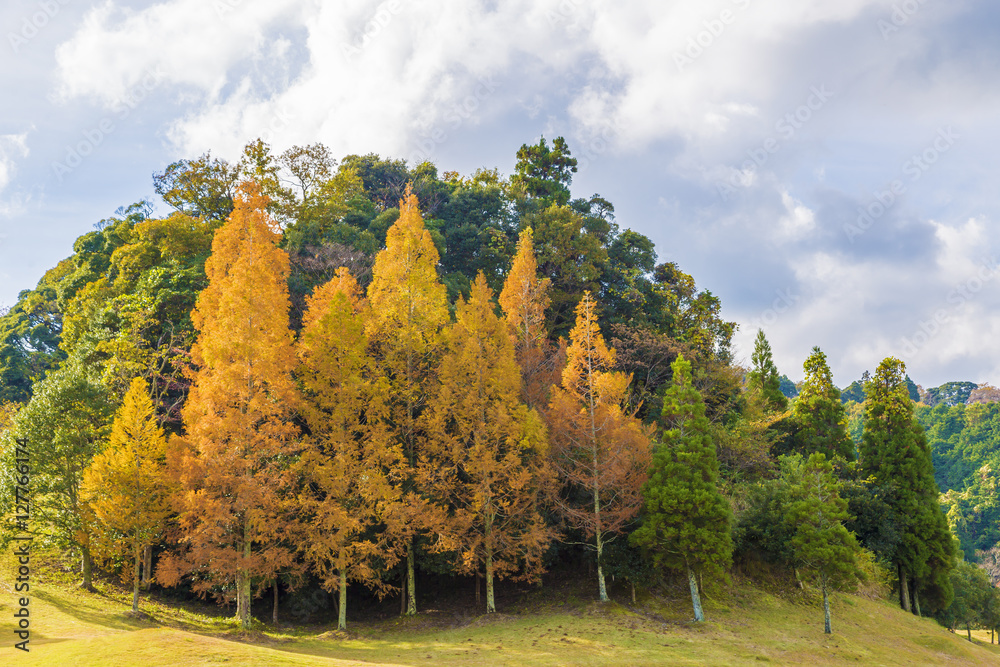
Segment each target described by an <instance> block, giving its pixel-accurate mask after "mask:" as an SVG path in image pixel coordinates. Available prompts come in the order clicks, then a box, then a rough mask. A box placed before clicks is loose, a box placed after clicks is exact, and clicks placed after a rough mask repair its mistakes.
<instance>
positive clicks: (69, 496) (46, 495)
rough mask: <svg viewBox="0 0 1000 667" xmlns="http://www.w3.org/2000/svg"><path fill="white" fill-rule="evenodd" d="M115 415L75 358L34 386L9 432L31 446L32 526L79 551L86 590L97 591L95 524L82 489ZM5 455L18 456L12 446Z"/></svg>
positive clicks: (97, 384) (103, 393) (103, 392)
mask: <svg viewBox="0 0 1000 667" xmlns="http://www.w3.org/2000/svg"><path fill="white" fill-rule="evenodd" d="M113 415H114V404H113V403H112V401H111V398H110V397H109V396H108V393H107V390H106V389H105V387H104V386H103V385H101V383H100V381H99V380H98V379H97V378H95V377H94V375H93V373H89V372H88V371H87V369H85V368H84V367H83V366H82V364H80V363H79V361H78V360H76V359H73V358H71V359H70V360H69V361H67V362H66V363H65V364H64V365H63V366H62V367H61V368H60V369H59V370H57V371H54V372H52V373H50V374H49V375H48V376H46V378H45V379H44V380H42V381H41V382H39V383H38V384H36V385H35V387H34V395H33V396H32V397H31V400H30V401H29V402H28V404H27V405H25V406H24V407H22V408H21V409H20V410H19V411H18V413H17V415H16V416H15V417H14V420H13V424H12V426H11V428H9V429H8V430H7V431H6V432H5V433H4V437H5V438H9V439H10V440H13V439H15V438H23V439H26V440H27V441H28V448H29V450H30V451H31V486H32V489H31V491H32V509H33V513H32V524H33V527H34V528H35V530H37V531H38V533H39V534H41V535H47V536H49V537H51V538H52V539H53V540H54V542H55V544H57V545H58V546H59V547H61V548H71V549H73V550H75V551H76V550H78V551H79V553H80V556H81V574H82V583H81V587H83V588H85V589H87V590H93V584H92V574H93V555H92V552H91V532H92V520H91V514H90V511H89V508H88V506H87V504H86V502H85V500H84V498H83V496H82V495H81V490H80V486H81V484H82V482H83V471H84V470H85V469H86V468H87V466H88V465H89V464H90V461H91V459H92V458H93V457H94V455H95V454H96V453H98V452H99V451H100V450H101V447H102V445H103V444H104V442H105V440H106V438H107V435H108V430H109V427H110V425H111V418H112V416H113ZM4 450H5V452H7V453H8V455H10V456H13V453H14V447H13V444H12V443H11V442H8V443H6V445H5V447H4ZM8 469H13V463H11V464H10V465H9V466H8ZM5 490H6V491H7V492H8V493H9V492H10V491H12V489H5ZM13 504H14V503H13V501H11V502H10V503H8V506H13Z"/></svg>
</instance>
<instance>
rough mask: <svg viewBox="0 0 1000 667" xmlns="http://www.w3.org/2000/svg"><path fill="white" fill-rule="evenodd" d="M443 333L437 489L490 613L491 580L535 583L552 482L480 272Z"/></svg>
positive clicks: (434, 415) (464, 564) (433, 413)
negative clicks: (480, 578) (543, 505)
mask: <svg viewBox="0 0 1000 667" xmlns="http://www.w3.org/2000/svg"><path fill="white" fill-rule="evenodd" d="M456 311H457V312H456V316H457V320H456V322H455V323H454V324H453V325H452V326H451V327H449V329H448V330H447V333H446V334H445V340H446V352H445V353H444V357H443V358H442V360H441V368H440V371H439V377H440V383H441V384H440V387H439V390H438V393H437V395H436V396H434V397H433V398H432V399H431V400H430V402H429V406H428V412H427V414H428V428H427V430H428V435H429V436H430V442H429V444H428V446H429V448H430V449H431V450H432V451H431V459H432V460H434V461H436V462H438V464H439V465H440V468H439V469H438V470H437V472H436V474H435V478H436V479H435V484H436V485H437V486H438V487H439V488H440V489H441V491H440V495H441V496H443V497H445V498H447V499H448V502H449V505H450V506H451V507H452V508H453V516H452V519H451V522H450V523H451V526H452V529H453V530H454V531H455V532H456V533H457V534H456V535H455V541H456V542H457V543H458V544H459V545H460V556H461V564H460V566H459V571H461V572H465V573H469V572H476V573H479V572H485V575H486V611H487V613H490V612H494V611H496V603H495V598H494V594H493V579H494V577H495V576H496V577H500V578H502V577H504V576H505V575H507V574H510V573H513V572H516V571H517V570H518V569H521V570H522V574H521V577H523V578H526V579H533V578H536V577H537V575H538V574H539V573H541V571H542V555H543V554H544V552H545V550H546V549H547V548H548V545H549V543H550V541H551V540H552V537H553V531H552V530H551V529H550V528H549V527H548V526H546V524H545V521H544V519H543V518H542V516H541V514H540V513H539V509H538V507H539V497H540V494H541V493H543V492H545V491H546V490H547V489H548V488H549V487H550V486H551V484H552V482H553V474H552V471H551V467H550V466H549V464H548V441H547V437H546V433H545V426H544V425H543V423H542V421H541V418H540V417H539V416H538V413H536V412H535V411H534V410H531V409H529V408H528V407H527V406H526V405H525V404H524V403H523V402H522V401H521V375H520V372H519V369H518V366H517V361H516V360H515V357H514V343H513V341H512V340H511V337H510V335H509V333H508V330H507V326H506V323H505V322H504V321H503V320H502V319H500V318H499V317H497V315H496V312H495V310H494V305H493V293H492V291H491V290H490V288H489V286H488V285H487V282H486V277H485V276H484V275H483V273H482V272H480V273H479V275H478V277H477V278H476V282H475V283H473V285H472V293H471V295H470V297H469V301H468V303H466V302H465V301H464V300H462V299H461V297H460V298H459V301H458V306H457V309H456Z"/></svg>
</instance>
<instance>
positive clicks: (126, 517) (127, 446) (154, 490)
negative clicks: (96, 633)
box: [82, 377, 170, 612]
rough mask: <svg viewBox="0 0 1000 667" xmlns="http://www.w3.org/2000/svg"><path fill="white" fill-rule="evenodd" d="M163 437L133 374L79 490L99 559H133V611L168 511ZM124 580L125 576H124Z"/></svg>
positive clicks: (144, 389) (142, 384)
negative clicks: (149, 552) (106, 437)
mask: <svg viewBox="0 0 1000 667" xmlns="http://www.w3.org/2000/svg"><path fill="white" fill-rule="evenodd" d="M165 456H166V438H165V437H164V435H163V430H162V429H160V427H159V426H158V425H157V423H156V413H155V411H154V410H153V401H152V399H151V398H150V395H149V387H148V385H147V384H146V381H145V380H143V379H142V378H138V377H137V378H135V379H133V380H132V384H131V385H130V386H129V390H128V392H127V393H126V394H125V400H124V402H123V403H122V406H121V408H119V409H118V414H117V415H116V416H115V421H114V425H113V426H112V429H111V440H110V442H109V443H108V446H107V448H105V449H104V450H103V451H102V452H101V453H99V454H98V455H97V456H95V457H94V460H93V461H91V463H90V466H89V467H88V468H87V470H85V471H84V473H83V489H82V494H83V497H84V500H85V502H87V504H88V505H89V507H90V509H91V511H92V512H93V515H94V519H96V521H95V522H94V537H93V546H94V553H95V555H96V556H97V558H98V559H99V560H100V561H104V562H111V561H114V560H117V559H118V558H126V559H132V561H133V567H132V568H131V576H130V577H128V578H127V580H128V581H130V582H131V583H132V611H133V612H138V611H139V584H140V576H139V567H140V565H141V563H142V558H143V554H144V553H145V551H146V549H147V548H149V547H151V546H152V545H153V543H154V542H155V541H156V540H157V539H158V538H159V537H160V534H161V532H162V530H163V527H164V524H165V522H166V519H167V517H168V516H169V513H170V508H169V504H168V502H167V500H168V498H167V495H168V493H169V491H170V487H169V485H168V484H167V483H166V479H165V477H164V475H163V472H164V471H163V466H164V457H165ZM123 578H125V577H123Z"/></svg>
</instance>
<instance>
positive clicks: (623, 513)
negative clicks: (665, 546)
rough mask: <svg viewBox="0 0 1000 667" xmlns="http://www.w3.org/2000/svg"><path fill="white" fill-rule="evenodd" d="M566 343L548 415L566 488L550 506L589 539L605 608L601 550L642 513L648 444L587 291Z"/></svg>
mask: <svg viewBox="0 0 1000 667" xmlns="http://www.w3.org/2000/svg"><path fill="white" fill-rule="evenodd" d="M570 339H571V340H572V343H571V344H570V346H569V348H568V349H567V352H566V354H567V363H566V368H565V369H564V370H563V375H562V385H561V386H559V387H554V388H553V390H552V402H551V403H550V405H549V410H548V418H549V424H550V433H551V438H552V450H553V451H552V461H553V464H554V465H555V467H556V471H557V473H558V475H559V478H560V481H561V482H562V483H563V485H564V488H563V490H562V493H561V494H560V495H559V496H558V497H557V499H556V507H557V509H558V510H559V512H560V513H561V514H562V516H563V517H564V518H565V519H566V520H567V521H568V522H569V524H570V525H571V526H573V527H574V528H577V529H578V530H581V531H582V532H583V533H584V535H585V536H586V537H587V538H593V539H594V548H595V550H596V552H597V583H598V590H599V594H600V600H601V602H606V601H607V600H608V592H607V588H606V585H605V581H604V569H603V564H602V560H603V555H604V545H605V544H606V543H607V542H609V541H611V540H613V539H615V538H616V537H618V536H619V535H620V533H621V531H622V529H623V528H624V527H625V525H626V524H627V523H628V522H629V521H631V520H632V519H633V518H634V517H635V516H636V514H638V513H639V509H640V508H641V507H642V485H643V483H644V482H645V481H646V476H647V470H648V468H649V460H650V441H649V434H648V432H647V429H646V428H644V427H643V425H642V423H641V422H639V420H637V419H636V418H635V417H634V415H632V414H630V413H629V412H627V411H626V410H625V402H626V394H627V391H628V386H629V382H630V381H631V377H630V376H628V375H625V374H624V373H615V372H612V371H610V370H608V369H610V368H612V367H613V366H614V356H615V353H614V349H609V348H608V347H607V345H605V343H604V337H603V336H602V335H601V331H600V328H599V327H598V325H597V304H596V303H595V302H594V299H593V297H591V296H590V292H586V293H585V294H584V296H583V299H582V300H581V301H580V304H579V305H578V306H577V308H576V326H574V327H573V330H572V331H571V332H570Z"/></svg>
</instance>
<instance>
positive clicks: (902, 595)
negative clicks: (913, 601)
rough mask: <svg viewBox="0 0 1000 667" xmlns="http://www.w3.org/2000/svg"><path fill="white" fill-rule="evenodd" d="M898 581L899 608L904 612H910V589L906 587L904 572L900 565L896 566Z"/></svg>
mask: <svg viewBox="0 0 1000 667" xmlns="http://www.w3.org/2000/svg"><path fill="white" fill-rule="evenodd" d="M896 573H897V575H898V579H899V606H900V608H901V609H903V610H904V611H910V587H909V586H908V585H907V578H906V570H904V569H903V566H902V565H901V564H897V565H896Z"/></svg>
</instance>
